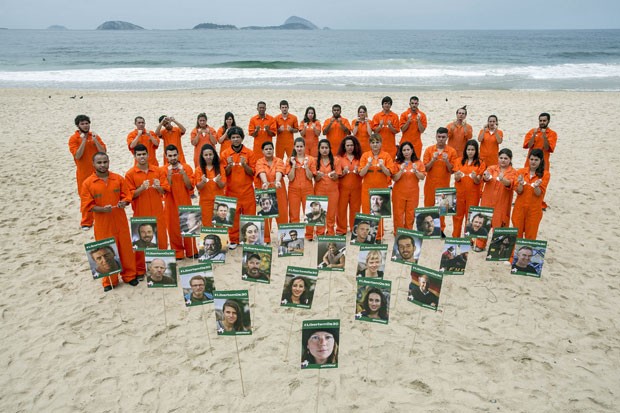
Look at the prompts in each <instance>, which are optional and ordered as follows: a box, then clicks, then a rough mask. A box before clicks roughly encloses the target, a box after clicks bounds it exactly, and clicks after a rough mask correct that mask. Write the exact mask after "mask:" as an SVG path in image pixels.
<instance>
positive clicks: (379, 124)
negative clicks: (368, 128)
mask: <svg viewBox="0 0 620 413" xmlns="http://www.w3.org/2000/svg"><path fill="white" fill-rule="evenodd" d="M381 108H382V110H381V112H379V113H376V114H375V116H373V117H372V130H373V132H374V133H378V134H379V135H381V137H382V138H383V143H382V148H383V150H384V151H385V152H387V153H389V154H390V156H391V157H392V159H394V158H395V157H396V134H397V133H398V132H399V131H400V122H399V120H398V115H397V114H396V113H394V112H392V98H391V97H389V96H386V97H384V98H383V99H381Z"/></svg>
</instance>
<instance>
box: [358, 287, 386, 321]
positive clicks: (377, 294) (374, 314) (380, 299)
mask: <svg viewBox="0 0 620 413" xmlns="http://www.w3.org/2000/svg"><path fill="white" fill-rule="evenodd" d="M362 308H363V310H362V317H368V318H376V319H380V320H387V319H388V310H387V300H386V298H385V295H383V291H381V290H380V289H378V288H377V287H370V288H369V289H368V290H367V291H366V295H365V296H364V300H363V301H362Z"/></svg>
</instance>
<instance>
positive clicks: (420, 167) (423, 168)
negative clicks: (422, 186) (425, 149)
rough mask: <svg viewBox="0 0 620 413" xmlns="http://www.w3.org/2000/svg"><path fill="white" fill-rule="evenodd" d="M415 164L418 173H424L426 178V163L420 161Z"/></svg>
mask: <svg viewBox="0 0 620 413" xmlns="http://www.w3.org/2000/svg"><path fill="white" fill-rule="evenodd" d="M415 163H416V165H418V171H419V172H422V173H423V174H424V175H425V176H426V167H425V166H424V162H422V161H421V160H419V159H418V160H417V161H415Z"/></svg>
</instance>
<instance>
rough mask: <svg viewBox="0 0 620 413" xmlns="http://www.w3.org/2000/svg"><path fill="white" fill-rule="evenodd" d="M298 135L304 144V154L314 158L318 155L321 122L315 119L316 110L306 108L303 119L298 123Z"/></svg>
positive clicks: (309, 107)
mask: <svg viewBox="0 0 620 413" xmlns="http://www.w3.org/2000/svg"><path fill="white" fill-rule="evenodd" d="M299 134H300V135H301V137H302V138H304V142H305V143H306V153H307V154H308V155H310V156H312V157H314V158H316V157H317V156H318V155H319V136H321V122H320V121H319V120H318V119H317V118H316V109H314V108H313V107H312V106H308V107H307V108H306V113H305V114H304V119H303V121H301V122H300V123H299Z"/></svg>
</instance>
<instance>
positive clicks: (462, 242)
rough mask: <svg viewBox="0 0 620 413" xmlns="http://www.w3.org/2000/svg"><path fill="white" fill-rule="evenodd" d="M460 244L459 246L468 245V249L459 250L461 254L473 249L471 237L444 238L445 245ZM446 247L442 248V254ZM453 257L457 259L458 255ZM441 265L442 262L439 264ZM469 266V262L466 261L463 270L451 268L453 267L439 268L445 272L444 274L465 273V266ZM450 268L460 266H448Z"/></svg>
mask: <svg viewBox="0 0 620 413" xmlns="http://www.w3.org/2000/svg"><path fill="white" fill-rule="evenodd" d="M448 244H449V245H458V246H461V247H463V246H467V251H459V255H460V254H462V253H463V252H467V253H469V251H470V250H471V240H470V239H469V238H445V239H444V246H445V245H448ZM444 251H445V250H444V249H443V248H442V255H443V253H444ZM452 259H456V257H454V258H452ZM439 265H440V266H441V262H440V264H439ZM466 266H467V262H465V264H464V265H463V269H462V270H451V269H442V268H441V267H440V268H439V271H441V272H443V274H444V275H463V274H465V268H466ZM448 268H458V267H448Z"/></svg>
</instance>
